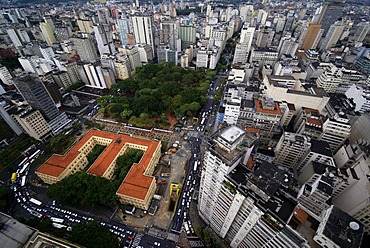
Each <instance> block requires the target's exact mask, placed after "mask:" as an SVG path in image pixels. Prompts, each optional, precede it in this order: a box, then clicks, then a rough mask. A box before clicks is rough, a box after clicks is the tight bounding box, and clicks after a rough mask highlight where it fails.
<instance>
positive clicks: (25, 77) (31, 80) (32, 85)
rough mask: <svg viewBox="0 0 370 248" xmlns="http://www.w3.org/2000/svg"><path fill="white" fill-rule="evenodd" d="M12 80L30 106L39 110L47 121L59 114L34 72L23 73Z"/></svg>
mask: <svg viewBox="0 0 370 248" xmlns="http://www.w3.org/2000/svg"><path fill="white" fill-rule="evenodd" d="M13 80H14V84H15V86H16V87H17V89H18V90H19V92H20V93H21V94H22V96H23V97H24V99H25V100H26V101H27V102H28V104H29V105H30V106H31V107H32V108H34V109H37V110H40V112H41V113H42V114H43V116H44V117H45V119H46V120H47V121H51V120H53V119H54V118H56V117H58V116H59V115H60V112H59V110H58V108H57V107H56V106H55V104H54V102H53V99H52V98H51V96H50V94H49V93H48V91H47V90H46V87H45V85H44V84H43V83H42V81H41V79H40V78H39V77H38V76H37V75H36V74H33V73H23V74H22V75H20V76H18V77H16V78H14V79H13Z"/></svg>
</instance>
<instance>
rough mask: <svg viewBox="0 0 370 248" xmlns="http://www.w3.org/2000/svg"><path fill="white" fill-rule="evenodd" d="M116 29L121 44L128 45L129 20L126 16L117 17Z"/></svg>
mask: <svg viewBox="0 0 370 248" xmlns="http://www.w3.org/2000/svg"><path fill="white" fill-rule="evenodd" d="M117 29H118V34H119V39H120V41H121V44H122V46H126V45H128V34H129V33H130V26H129V20H128V19H127V18H122V19H117Z"/></svg>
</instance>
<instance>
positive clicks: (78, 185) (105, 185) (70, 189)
mask: <svg viewBox="0 0 370 248" xmlns="http://www.w3.org/2000/svg"><path fill="white" fill-rule="evenodd" d="M97 189H99V190H97ZM115 191H116V189H115V187H114V185H113V184H112V183H111V182H110V181H109V180H108V179H106V178H103V177H98V176H93V175H90V174H86V173H85V172H84V171H79V172H76V173H75V174H72V175H69V176H68V177H66V178H64V179H62V180H61V181H59V182H57V183H55V184H52V185H50V186H49V188H48V189H47V191H46V193H47V195H48V196H49V197H55V198H58V199H59V200H61V201H62V202H64V203H69V204H72V205H76V206H81V205H83V206H91V205H106V206H111V205H112V204H114V203H115V202H116V195H115Z"/></svg>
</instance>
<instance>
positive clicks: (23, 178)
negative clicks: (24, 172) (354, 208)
mask: <svg viewBox="0 0 370 248" xmlns="http://www.w3.org/2000/svg"><path fill="white" fill-rule="evenodd" d="M25 185H26V176H23V177H22V181H21V187H24V186H25Z"/></svg>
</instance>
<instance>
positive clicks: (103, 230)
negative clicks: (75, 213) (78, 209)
mask: <svg viewBox="0 0 370 248" xmlns="http://www.w3.org/2000/svg"><path fill="white" fill-rule="evenodd" d="M70 240H71V241H72V242H74V243H76V244H80V245H83V246H84V247H89V248H105V247H111V248H114V247H117V248H118V247H120V243H119V240H118V237H117V236H116V235H114V234H113V233H111V232H110V231H109V229H108V227H103V226H101V225H100V224H99V223H98V222H97V221H95V220H94V221H91V222H83V223H79V224H76V225H74V226H73V229H72V232H71V238H70Z"/></svg>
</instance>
